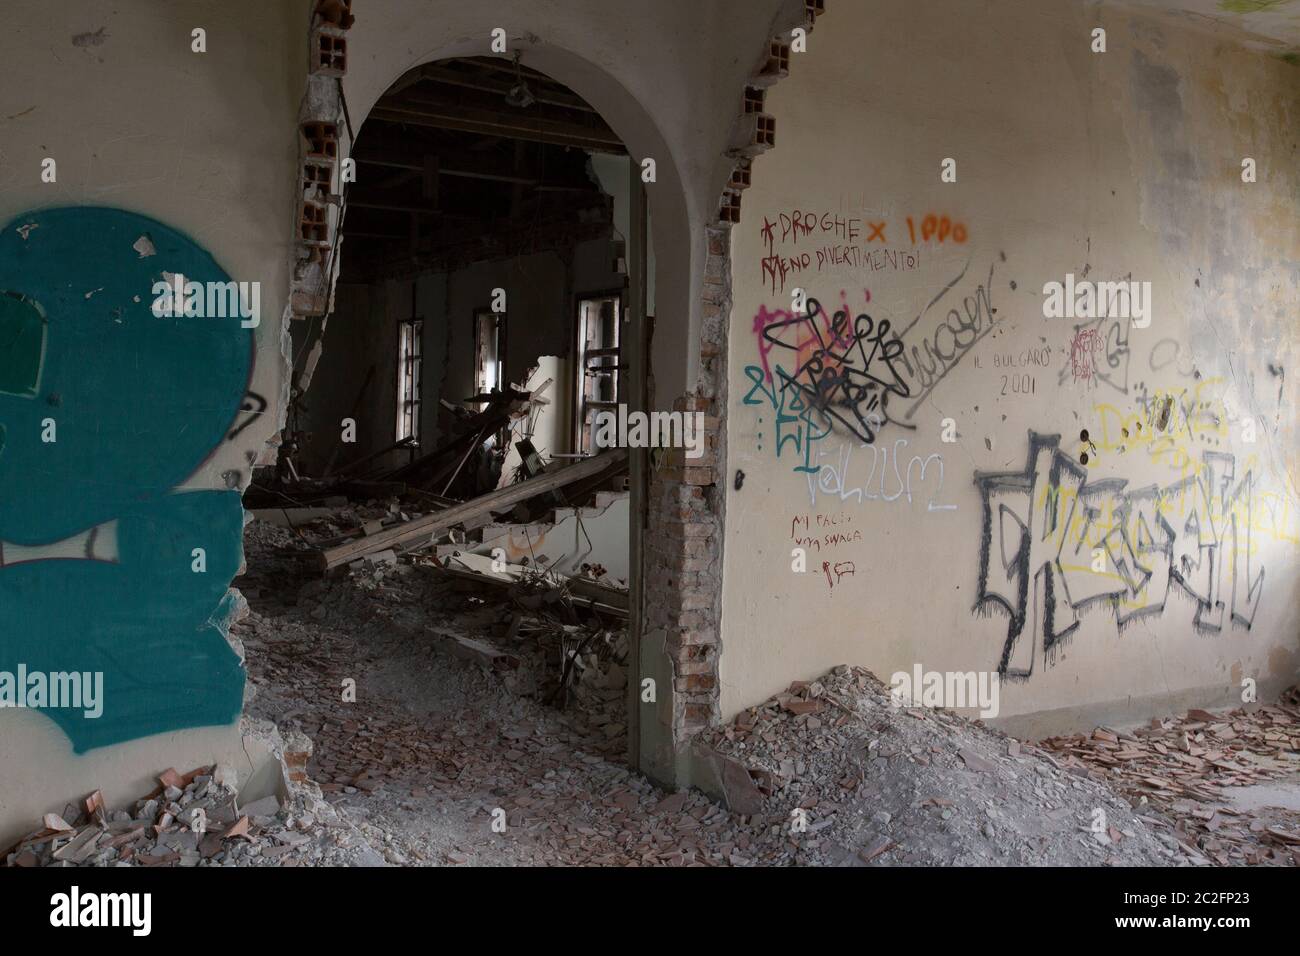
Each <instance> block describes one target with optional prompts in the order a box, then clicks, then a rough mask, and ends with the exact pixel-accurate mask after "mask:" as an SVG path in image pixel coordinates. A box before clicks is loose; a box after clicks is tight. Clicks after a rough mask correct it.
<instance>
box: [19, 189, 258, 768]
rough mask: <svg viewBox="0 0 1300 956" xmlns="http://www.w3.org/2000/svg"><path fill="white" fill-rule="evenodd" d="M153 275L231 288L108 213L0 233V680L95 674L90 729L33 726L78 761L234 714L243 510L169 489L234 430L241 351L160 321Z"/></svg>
mask: <svg viewBox="0 0 1300 956" xmlns="http://www.w3.org/2000/svg"><path fill="white" fill-rule="evenodd" d="M142 236H147V237H148V241H147V242H144V243H140V242H139V240H140V238H141V237H142ZM150 252H152V253H153V254H148V253H150ZM164 272H167V273H172V274H180V275H183V276H184V277H185V278H186V279H187V280H193V281H196V282H229V281H230V277H229V276H228V275H227V274H226V273H225V272H224V271H223V270H222V269H221V268H220V267H219V266H218V265H217V263H216V262H215V261H214V260H213V259H212V257H211V256H210V255H209V254H208V253H207V252H206V251H204V250H203V249H202V248H201V247H199V246H198V245H197V244H195V243H194V242H193V241H192V240H191V239H189V238H188V237H186V236H184V235H182V234H181V233H179V232H177V231H176V230H174V229H171V228H170V227H168V226H166V225H163V224H162V223H160V222H157V221H155V220H152V219H148V218H146V217H143V216H139V215H136V214H133V213H129V212H124V211H122V210H116V209H106V208H90V207H75V208H61V209H48V210H41V211H38V212H32V213H28V214H25V215H22V216H19V217H18V218H16V219H14V220H13V221H11V222H10V223H8V224H7V225H6V226H5V227H4V228H3V230H2V231H0V671H2V672H8V673H10V674H13V673H16V672H17V670H18V668H19V666H20V665H22V666H24V667H25V669H26V671H27V672H28V673H29V674H30V673H32V672H36V671H39V672H45V673H53V672H80V673H86V672H92V673H93V672H102V673H103V701H102V703H103V713H102V715H101V716H99V717H98V718H92V717H87V716H86V715H85V713H84V712H83V710H82V709H79V708H75V707H68V708H58V709H47V710H42V711H40V712H41V713H44V714H45V715H46V716H48V717H50V718H51V719H52V720H53V721H54V722H55V723H56V724H57V725H58V726H59V727H60V728H61V729H62V730H63V731H64V733H66V734H67V736H68V738H69V739H70V740H71V741H72V744H73V748H74V750H75V751H76V752H78V753H82V752H85V751H87V750H90V749H93V748H95V747H102V746H106V745H109V744H114V743H119V742H121V741H125V740H131V739H135V738H138V737H142V736H146V735H148V734H153V733H159V732H162V731H167V730H177V729H182V728H187V727H200V726H209V725H216V724H228V723H230V722H232V721H234V720H235V719H237V718H238V716H239V713H240V710H241V707H242V698H243V687H244V671H243V668H242V666H241V664H240V662H239V658H238V657H237V656H236V654H235V652H234V651H233V650H232V649H231V647H230V644H229V643H228V641H227V640H226V634H227V631H228V625H229V618H230V613H231V608H230V602H229V600H228V597H227V595H228V590H227V589H228V584H229V582H230V580H231V578H233V576H234V575H235V574H236V572H237V571H238V568H239V565H240V563H241V561H242V547H241V531H242V527H243V510H242V507H241V504H240V498H239V494H238V492H237V491H233V490H231V491H185V492H182V491H178V490H177V488H178V486H179V485H181V484H182V483H184V482H185V481H186V479H188V478H189V477H190V476H192V475H193V474H194V473H195V472H196V471H197V469H198V468H199V467H200V466H201V465H202V464H203V463H204V462H205V461H206V460H207V459H208V458H209V457H210V456H211V454H212V453H213V451H214V449H216V448H217V447H218V446H219V445H220V444H221V443H222V442H223V440H224V439H225V436H226V434H227V432H228V431H229V429H230V427H231V423H232V422H233V421H234V420H235V418H236V416H237V415H238V413H239V409H240V403H241V401H242V400H243V397H244V395H245V392H246V390H247V388H248V383H249V377H250V374H251V371H252V366H253V348H254V341H253V336H252V333H251V331H250V330H248V329H244V328H241V326H240V322H239V319H238V317H236V318H230V319H221V318H194V317H190V318H185V317H182V316H178V317H166V318H159V317H157V316H156V315H154V313H153V311H152V310H151V306H152V305H153V299H154V296H153V294H152V289H153V285H154V283H155V282H158V281H161V280H162V279H163V273H164ZM50 438H53V439H54V440H53V441H50V440H49V439H50ZM198 548H201V549H203V552H204V557H205V561H206V571H204V572H203V573H196V572H195V570H194V569H193V554H194V550H195V549H198Z"/></svg>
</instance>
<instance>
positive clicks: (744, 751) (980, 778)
mask: <svg viewBox="0 0 1300 956" xmlns="http://www.w3.org/2000/svg"><path fill="white" fill-rule="evenodd" d="M1010 742H1011V741H1010V740H1009V738H1007V737H1006V736H1005V735H1004V734H1001V733H999V732H997V731H994V730H990V729H988V728H986V727H984V726H983V725H982V724H981V723H979V722H977V721H971V720H968V719H966V718H964V717H959V716H957V715H955V714H951V713H948V712H946V711H943V710H933V709H922V708H913V707H908V708H900V707H896V706H894V704H893V701H892V699H891V696H890V693H889V689H888V688H887V687H885V686H884V685H883V684H881V683H880V681H878V680H877V679H876V678H875V677H874V676H872V675H871V674H870V673H869V672H867V671H865V670H863V669H861V668H850V667H837V668H835V669H833V670H832V671H830V672H829V673H827V674H825V675H823V676H822V677H819V678H818V679H817V680H815V681H795V682H794V683H793V684H791V685H790V687H789V688H788V689H787V690H786V691H785V692H784V693H781V694H778V695H776V696H775V697H773V698H772V699H770V700H768V701H767V702H766V703H764V704H763V705H761V706H759V707H754V708H751V709H749V710H746V711H742V712H741V713H740V714H739V715H737V717H736V718H735V719H734V720H733V721H732V722H731V724H729V725H727V726H725V727H721V728H717V729H714V730H710V731H706V732H705V733H703V734H702V735H701V736H700V738H699V744H698V746H699V748H700V752H701V754H702V756H704V757H705V758H706V759H711V760H712V761H713V765H714V766H715V767H716V768H717V770H718V776H719V779H718V782H717V785H718V787H719V790H720V791H721V792H723V793H725V795H726V799H727V801H728V804H729V805H730V806H731V807H732V808H733V809H734V810H735V811H737V812H738V813H743V814H745V815H746V816H750V817H761V818H762V819H765V820H767V821H768V822H769V825H770V826H774V827H778V828H779V829H780V831H781V832H782V833H783V834H785V835H786V836H785V839H784V840H782V841H780V842H777V843H776V844H768V845H766V846H764V847H763V848H762V849H761V850H760V851H759V852H758V853H757V854H755V853H753V851H752V850H751V852H750V854H749V855H748V858H749V859H752V861H753V862H758V863H764V864H773V863H797V864H809V865H841V866H867V865H870V866H881V865H900V864H902V865H926V866H965V865H1018V866H1025V865H1098V864H1107V865H1126V866H1131V865H1153V864H1169V863H1170V862H1174V861H1177V860H1178V859H1179V858H1180V854H1179V852H1178V851H1177V850H1176V849H1175V848H1174V847H1172V846H1169V845H1166V844H1164V843H1162V842H1161V840H1160V839H1159V838H1158V837H1157V836H1156V835H1155V834H1154V833H1153V832H1152V830H1151V828H1150V827H1149V826H1147V825H1146V824H1145V823H1144V822H1143V821H1142V820H1140V819H1139V818H1138V817H1137V816H1136V815H1135V814H1134V813H1133V811H1132V810H1131V809H1130V808H1129V806H1128V805H1127V804H1126V803H1125V802H1124V801H1122V800H1120V799H1119V798H1118V797H1117V796H1116V795H1115V794H1114V793H1113V792H1111V791H1110V790H1109V789H1108V788H1106V787H1104V786H1102V785H1101V784H1098V783H1096V782H1095V781H1092V780H1088V779H1086V778H1081V777H1078V776H1075V775H1073V774H1070V773H1067V772H1064V771H1062V770H1060V769H1059V768H1057V767H1056V766H1054V765H1053V764H1052V763H1051V762H1050V760H1048V759H1047V758H1046V757H1045V756H1044V754H1043V753H1042V752H1041V751H1040V750H1039V749H1038V748H1036V747H1033V746H1030V745H1028V744H1021V745H1020V747H1019V750H1018V752H1014V751H1013V749H1012V748H1010V747H1009V743H1010ZM1103 820H1104V821H1106V822H1107V824H1108V825H1110V826H1112V827H1113V828H1115V829H1116V832H1117V833H1118V834H1119V838H1118V839H1112V838H1111V837H1110V836H1109V835H1107V833H1106V832H1105V828H1104V827H1102V826H1101V823H1100V821H1103ZM1099 832H1100V835H1101V836H1102V837H1104V839H1101V838H1098V833H1099Z"/></svg>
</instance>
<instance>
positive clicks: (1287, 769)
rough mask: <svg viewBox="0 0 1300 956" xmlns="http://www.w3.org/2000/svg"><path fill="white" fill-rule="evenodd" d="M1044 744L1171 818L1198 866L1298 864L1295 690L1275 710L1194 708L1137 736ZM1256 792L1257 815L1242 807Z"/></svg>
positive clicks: (1105, 731) (1100, 732) (1104, 735)
mask: <svg viewBox="0 0 1300 956" xmlns="http://www.w3.org/2000/svg"><path fill="white" fill-rule="evenodd" d="M1043 746H1044V747H1046V748H1047V749H1048V750H1049V751H1051V753H1052V754H1054V755H1056V759H1057V761H1058V762H1059V763H1060V765H1061V766H1062V767H1063V768H1064V769H1065V770H1066V771H1068V772H1077V773H1083V774H1085V775H1086V776H1088V777H1089V778H1091V779H1093V780H1097V781H1100V782H1104V783H1106V784H1107V785H1109V786H1111V787H1113V788H1114V789H1116V790H1118V791H1119V792H1121V793H1123V794H1124V795H1125V796H1127V797H1128V798H1129V800H1130V802H1131V803H1132V804H1133V806H1134V807H1135V808H1136V809H1139V810H1143V811H1145V812H1146V813H1148V814H1150V813H1152V812H1153V811H1159V812H1160V813H1161V814H1162V815H1167V817H1168V819H1169V820H1170V821H1172V822H1170V823H1164V826H1166V827H1167V828H1168V832H1169V833H1170V834H1172V836H1173V838H1174V839H1176V840H1177V841H1178V843H1179V845H1180V846H1181V847H1183V848H1184V849H1185V850H1186V852H1187V853H1188V854H1189V855H1190V856H1191V857H1192V858H1193V859H1194V860H1195V861H1196V862H1198V863H1204V862H1209V861H1212V862H1215V863H1218V864H1221V865H1223V866H1240V865H1242V864H1244V863H1248V864H1269V865H1276V866H1297V865H1300V690H1298V689H1296V688H1292V689H1291V691H1289V692H1288V693H1287V694H1285V695H1283V697H1282V700H1281V701H1279V702H1278V703H1277V704H1276V705H1253V706H1250V707H1246V708H1238V709H1237V710H1233V711H1230V712H1228V713H1224V714H1213V713H1210V712H1208V711H1204V710H1189V711H1188V712H1187V714H1186V716H1184V717H1174V718H1167V719H1163V720H1161V719H1154V720H1152V721H1151V722H1150V723H1149V724H1148V725H1147V726H1145V727H1138V728H1136V729H1134V730H1132V731H1131V732H1130V731H1120V730H1112V729H1110V728H1106V727H1098V728H1097V729H1096V730H1094V731H1093V732H1092V734H1090V735H1085V734H1072V735H1068V736H1061V737H1050V738H1048V739H1047V740H1045V741H1043ZM1265 781H1281V782H1282V785H1281V786H1273V787H1264V786H1262V785H1263V783H1264V782H1265ZM1255 792H1261V793H1263V794H1264V795H1265V796H1264V798H1263V799H1262V800H1261V801H1258V802H1259V803H1260V804H1261V805H1260V806H1258V808H1254V807H1250V804H1249V803H1248V802H1246V801H1244V800H1243V798H1246V797H1249V796H1252V795H1253V794H1254V793H1255ZM1243 802H1246V804H1247V808H1243V806H1242V805H1241V804H1242V803H1243Z"/></svg>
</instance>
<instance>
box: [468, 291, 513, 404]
mask: <svg viewBox="0 0 1300 956" xmlns="http://www.w3.org/2000/svg"><path fill="white" fill-rule="evenodd" d="M505 318H506V317H505V315H503V314H501V313H499V312H492V311H490V310H488V309H479V310H478V311H477V312H475V313H474V368H475V369H476V370H477V371H476V373H475V374H476V375H477V378H476V380H475V385H477V386H478V391H479V394H480V395H486V394H487V393H488V392H490V391H492V389H494V388H504V387H505V383H504V381H503V380H504V379H505V355H504V354H503V353H504V351H505V350H504V348H503V345H504V343H503V342H502V341H501V340H502V338H503V336H502V334H501V330H502V326H503V325H504V324H505Z"/></svg>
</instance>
